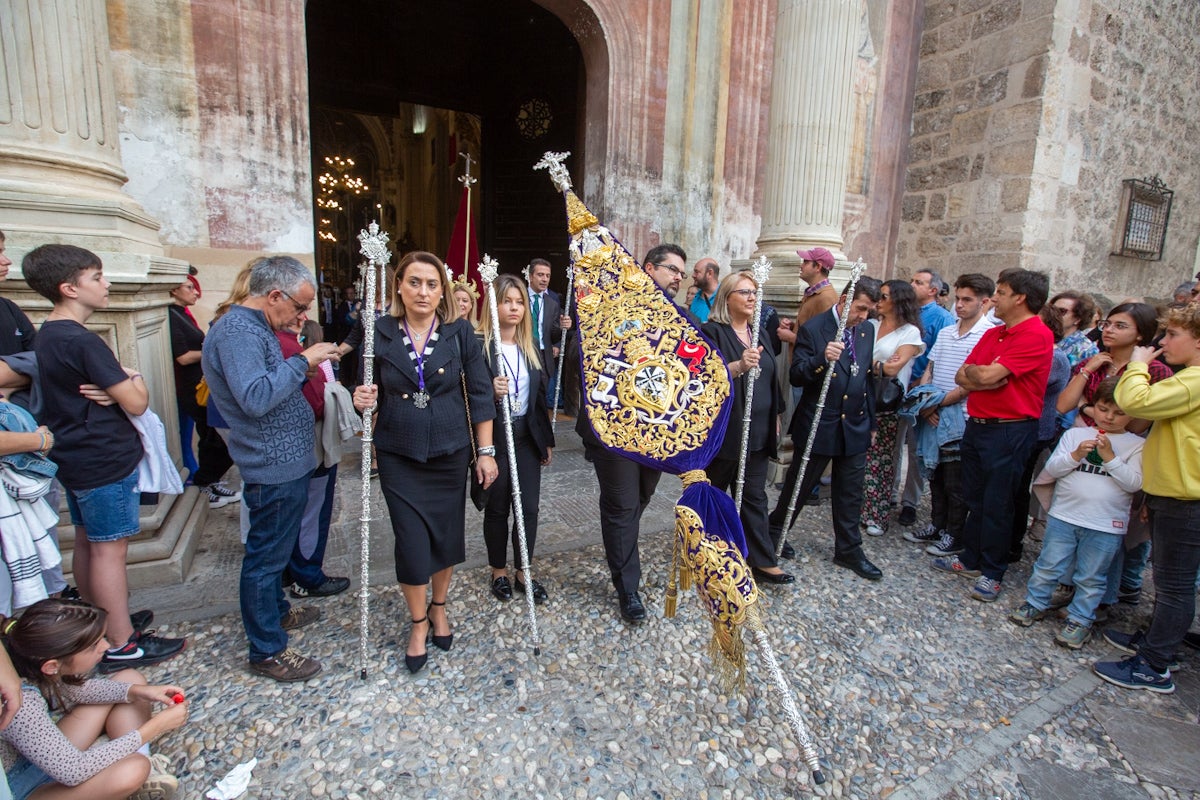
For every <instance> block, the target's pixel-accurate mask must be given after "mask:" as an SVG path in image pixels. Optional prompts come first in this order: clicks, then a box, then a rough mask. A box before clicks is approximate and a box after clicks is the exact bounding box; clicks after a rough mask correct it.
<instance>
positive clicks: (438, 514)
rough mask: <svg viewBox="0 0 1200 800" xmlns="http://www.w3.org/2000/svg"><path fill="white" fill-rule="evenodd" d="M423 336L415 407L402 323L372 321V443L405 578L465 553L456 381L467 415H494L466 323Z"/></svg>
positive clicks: (463, 453)
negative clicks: (375, 396) (375, 393)
mask: <svg viewBox="0 0 1200 800" xmlns="http://www.w3.org/2000/svg"><path fill="white" fill-rule="evenodd" d="M430 339H431V341H430V343H429V344H427V345H426V347H425V349H424V351H423V355H422V359H421V369H420V373H421V374H423V376H424V384H425V388H424V393H425V394H427V395H428V402H427V403H425V404H424V407H423V408H422V407H421V402H420V393H421V389H420V383H421V374H419V373H418V364H417V360H416V359H415V358H414V355H413V349H412V347H411V345H410V343H409V342H408V337H407V335H406V334H405V331H404V328H403V326H402V325H401V324H400V321H399V320H397V319H395V318H394V317H390V316H388V317H382V318H381V319H380V320H379V321H378V323H377V324H376V327H375V382H376V384H377V385H378V386H379V418H378V421H377V423H376V430H375V432H374V438H375V451H376V456H377V459H378V462H379V480H380V487H381V489H382V490H383V496H384V500H385V501H386V502H387V506H388V514H389V515H390V517H391V520H392V530H393V532H394V533H395V536H396V546H395V557H396V579H397V580H398V581H399V582H400V583H402V584H407V585H410V586H420V585H424V584H426V583H428V582H429V578H430V576H431V575H433V574H434V573H436V572H440V571H441V570H443V569H445V568H446V567H451V566H454V565H455V564H460V563H462V562H463V560H465V559H466V541H465V535H466V534H465V525H466V521H465V519H466V518H465V507H466V499H467V480H468V476H467V467H468V465H469V463H470V460H471V435H472V434H471V431H470V430H469V428H468V425H467V411H466V405H465V404H464V398H463V394H464V392H463V385H464V383H465V385H466V395H467V397H468V398H469V401H470V409H471V421H472V423H478V422H486V421H488V420H491V419H493V418H495V416H496V406H495V404H494V402H493V400H492V382H491V377H490V375H489V374H488V368H487V364H486V363H485V361H484V358H483V351H482V350H481V349H480V347H479V343H478V342H477V341H476V339H475V335H474V333H473V332H472V331H471V327H470V325H469V324H468V323H467V322H465V321H463V320H456V321H454V322H450V323H446V324H443V325H439V326H438V328H437V330H436V331H435V332H434V335H433V336H431V337H430ZM472 480H473V478H472Z"/></svg>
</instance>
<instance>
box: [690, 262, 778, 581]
mask: <svg viewBox="0 0 1200 800" xmlns="http://www.w3.org/2000/svg"><path fill="white" fill-rule="evenodd" d="M757 293H758V289H757V284H756V283H755V281H754V278H753V277H752V276H751V274H750V273H749V272H748V271H742V272H735V273H733V274H732V275H727V276H726V277H725V280H723V281H721V286H720V287H719V288H718V289H717V296H716V299H715V300H714V301H713V309H712V313H711V314H710V315H709V317H708V322H706V323H705V324H704V326H703V327H702V328H701V330H702V331H703V332H704V335H705V336H707V337H708V338H709V339H711V340H712V341H713V343H714V344H716V346H717V349H718V350H720V351H721V355H723V356H724V357H725V361H726V363H727V364H728V365H729V374H730V377H731V378H732V379H733V380H732V381H731V383H732V386H733V393H732V394H733V396H732V398H731V400H730V402H731V403H732V404H733V408H732V411H731V413H730V415H729V427H728V429H726V431H725V440H724V442H723V443H722V444H721V449H720V450H719V451H718V452H717V457H716V458H714V459H713V461H712V463H711V464H709V465H708V469H707V473H708V479H709V480H710V481H712V484H713V486H715V487H717V488H718V489H721V490H722V491H724V490H727V489H731V487H732V486H733V484H734V483H735V482H736V480H737V469H738V462H739V461H740V458H741V448H742V424H743V423H742V420H743V419H744V418H745V416H744V411H745V405H746V385H747V382H748V381H749V380H750V377H749V375H748V373H749V372H750V371H751V370H752V369H753V368H754V367H755V366H758V367H759V374H758V378H757V379H756V380H755V381H754V407H753V408H751V409H750V443H749V447H748V451H747V454H746V477H745V482H744V484H743V486H742V513H741V517H742V527H743V528H744V529H745V531H746V544H747V545H748V547H749V555H748V556H747V558H746V561H747V562H748V563H749V564H750V568H751V570H752V571H753V573H754V577H755V578H756V579H757V580H758V581H759V582H760V583H776V584H783V583H791V582H793V581H794V580H795V577H793V576H792V575H790V574H789V573H786V572H784V571H783V570H781V569H780V568H779V564H778V563H777V562H776V560H775V548H774V547H773V546H772V544H771V535H770V529H769V526H768V524H767V469H768V467H769V462H770V459H771V457H772V456H774V455H775V454H776V450H777V448H778V444H779V431H778V427H777V424H778V423H777V420H778V418H779V414H780V413H781V412H782V411H783V393H782V392H781V391H780V389H779V384H778V382H777V381H776V372H775V370H776V364H775V353H774V348H772V347H771V342H770V339H769V337H768V336H767V334H766V331H763V330H759V334H758V342H756V343H755V346H751V342H750V336H751V334H752V333H753V331H752V328H751V324H750V321H751V320H752V319H753V318H754V301H755V297H756V295H757ZM735 357H737V359H736V360H734V358H735Z"/></svg>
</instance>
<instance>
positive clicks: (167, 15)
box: [107, 0, 208, 247]
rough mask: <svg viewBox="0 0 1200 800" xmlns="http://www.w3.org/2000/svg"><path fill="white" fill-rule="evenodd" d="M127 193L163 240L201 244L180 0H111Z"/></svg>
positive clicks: (197, 162) (203, 226) (196, 148)
mask: <svg viewBox="0 0 1200 800" xmlns="http://www.w3.org/2000/svg"><path fill="white" fill-rule="evenodd" d="M107 12H108V36H109V42H110V46H111V52H112V67H113V80H114V84H115V86H116V93H117V99H118V102H117V111H118V115H119V124H120V141H121V157H122V163H123V165H124V167H125V171H126V173H127V174H128V176H129V182H128V183H127V184H126V185H125V191H126V192H128V193H129V194H130V195H132V196H133V197H135V198H137V200H138V201H139V202H140V203H141V204H142V207H143V208H145V209H146V210H147V211H149V212H150V213H151V214H153V215H154V217H155V218H156V219H157V220H158V221H159V222H160V223H161V224H162V230H161V234H160V235H161V238H162V240H163V242H166V243H170V244H173V245H184V246H192V247H196V246H200V247H203V246H206V245H207V244H208V224H207V218H206V213H205V205H204V177H203V172H202V162H203V159H202V151H201V147H200V119H199V109H198V108H197V105H196V73H195V63H194V62H193V58H192V15H191V7H190V6H189V4H188V3H187V2H186V0H174V1H173V2H167V1H166V0H157V1H156V0H109V2H108V3H107Z"/></svg>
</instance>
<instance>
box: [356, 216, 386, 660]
mask: <svg viewBox="0 0 1200 800" xmlns="http://www.w3.org/2000/svg"><path fill="white" fill-rule="evenodd" d="M358 239H359V241H360V242H361V243H362V254H363V255H364V256H366V257H367V261H366V262H365V263H364V264H363V265H362V267H361V272H362V279H363V284H364V285H363V290H364V291H363V294H362V295H361V296H362V297H363V298H365V299H364V302H363V306H362V312H360V315H359V319H360V320H361V322H362V326H363V341H362V348H363V351H362V358H361V359H360V363H361V364H362V385H363V386H371V385H373V384H374V383H375V308H374V306H375V296H376V285H375V284H376V274H377V273H376V270H377V269H378V270H379V273H380V274H381V273H383V270H384V267H385V266H386V264H387V262H388V260H389V259H390V257H391V256H390V254H389V253H388V250H387V234H386V233H383V232H381V231H380V230H379V225H378V224H376V223H374V222H372V223H371V224H370V226H368V228H367V230H365V231H362V232H361V233H360V234H359V235H358ZM374 410H375V409H373V408H372V409H367V412H366V413H365V414H363V421H362V422H363V435H362V463H361V464H360V466H359V479H360V480H361V491H362V513H361V514H360V515H359V517H358V535H359V566H358V569H359V574H358V579H359V588H358V677H359V678H360V679H362V680H366V679H367V659H368V650H367V641H368V636H369V634H370V628H369V620H370V614H371V606H370V603H371V601H370V595H369V593H368V589H369V587H370V567H371V445H372V442H373V441H374V437H373V435H372V434H373V430H374V427H373V425H372V424H371V423H372V420H371V417H372V415H373V413H374Z"/></svg>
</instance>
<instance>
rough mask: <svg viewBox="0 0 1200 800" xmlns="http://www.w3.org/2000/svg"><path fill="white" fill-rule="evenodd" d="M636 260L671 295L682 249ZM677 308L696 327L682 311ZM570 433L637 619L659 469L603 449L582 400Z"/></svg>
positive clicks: (620, 589)
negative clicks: (642, 549)
mask: <svg viewBox="0 0 1200 800" xmlns="http://www.w3.org/2000/svg"><path fill="white" fill-rule="evenodd" d="M642 264H643V266H644V268H645V270H646V274H648V275H649V276H650V278H651V279H652V280H653V281H654V282H655V283H656V284H658V286H659V288H661V289H662V290H663V291H664V292H665V293H666V295H667V296H668V297H670V298H672V299H674V297H675V295H676V294H677V293H678V292H679V282H680V281H681V280H683V275H684V269H686V267H687V255H686V254H684V252H683V249H682V248H681V247H679V245H676V244H660V245H659V246H658V247H655V248H652V249H651V250H650V252H649V253H647V254H646V259H645V260H644V261H643V262H642ZM679 311H680V313H682V314H685V315H686V316H688V318H689V319H691V321H692V324H694V325H696V327H699V324H698V323H696V321H695V319H694V318H693V317H691V315H690V314H687V311H686V310H685V309H682V308H681V309H679ZM586 388H587V387H586V386H585V387H584V390H585V391H586ZM575 432H576V433H578V434H579V435H580V436H581V437H583V445H584V458H586V459H587V460H588V461H590V462H592V466H593V467H595V468H596V479H597V480H598V481H599V482H600V536H601V538H602V539H603V540H604V555H605V556H606V557H607V559H608V569H609V571H610V572H611V573H612V581H613V586H614V587H615V588H616V590H617V600H618V603H619V606H620V609H621V617H622V618H623V619H624V620H625V621H626V622H634V623H637V622H641V621H642V620H644V619H645V618H646V607H645V606H643V605H642V598H641V597H640V596H639V595H638V586H639V584H640V583H641V580H642V562H641V559H640V558H639V556H638V529H639V527H640V525H641V521H642V512H643V511H645V510H646V506H648V505H650V498H652V497H654V490H655V489H656V488H657V487H658V479H659V478H661V477H662V473H661V472H659V471H658V470H656V469H652V468H650V467H647V466H643V465H641V464H639V463H637V462H636V461H632V460H630V459H628V458H625V457H624V456H621V455H617V454H616V453H614V452H611V451H610V450H608V449H606V448H605V447H604V445H602V444H601V443H600V440H599V439H597V438H596V434H595V432H594V431H593V430H592V425H591V423H590V422H588V420H587V415H586V414H585V413H583V404H582V402H581V403H580V414H579V419H578V420H576V422H575Z"/></svg>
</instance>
